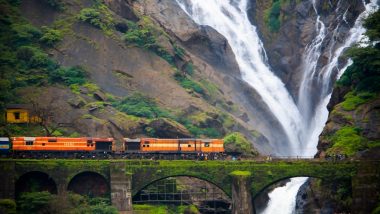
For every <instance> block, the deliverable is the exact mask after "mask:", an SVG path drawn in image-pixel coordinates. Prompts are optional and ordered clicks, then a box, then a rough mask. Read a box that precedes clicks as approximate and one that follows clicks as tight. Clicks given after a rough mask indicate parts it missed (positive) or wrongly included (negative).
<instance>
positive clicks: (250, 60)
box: [177, 0, 303, 155]
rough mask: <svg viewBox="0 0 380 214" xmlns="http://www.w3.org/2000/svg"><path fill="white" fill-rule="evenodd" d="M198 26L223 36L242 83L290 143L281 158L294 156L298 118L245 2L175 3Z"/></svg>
mask: <svg viewBox="0 0 380 214" xmlns="http://www.w3.org/2000/svg"><path fill="white" fill-rule="evenodd" d="M177 2H178V4H179V5H180V6H181V8H182V9H183V10H184V11H185V12H186V13H187V14H188V15H189V16H190V17H192V19H193V20H194V21H195V22H196V23H197V24H199V25H208V26H211V27H213V28H214V29H215V30H217V31H218V32H219V33H220V34H222V35H223V36H224V37H225V38H226V39H227V40H228V42H229V44H230V46H231V48H232V51H233V52H234V54H235V57H236V61H237V63H238V65H239V68H240V72H241V73H242V77H243V79H244V80H245V81H246V82H247V83H248V84H250V85H251V86H252V87H253V88H254V89H255V90H256V91H257V92H258V93H259V94H260V96H261V97H262V98H263V100H264V102H265V103H266V104H267V106H268V108H269V109H270V110H271V112H272V113H273V115H274V116H275V117H276V118H277V119H278V121H279V122H280V124H281V125H282V128H283V129H284V130H285V132H286V135H287V137H288V141H287V142H291V143H289V144H288V145H286V146H284V148H281V149H282V152H283V155H296V153H295V151H299V147H300V146H301V141H302V139H300V136H301V131H302V127H303V126H302V124H301V123H302V120H301V114H300V112H299V110H298V108H297V105H296V103H295V102H294V100H293V98H292V97H291V96H290V94H289V92H288V90H287V89H286V88H285V84H284V83H283V82H282V81H281V80H280V79H279V78H278V77H277V76H276V75H275V74H274V73H273V72H272V71H271V69H270V67H269V66H268V63H267V60H266V57H265V50H264V48H263V44H262V42H261V40H260V38H259V36H258V34H257V32H256V27H255V26H253V25H252V24H251V22H250V21H249V19H248V15H247V4H248V1H247V0H235V1H227V0H207V1H204V0H177Z"/></svg>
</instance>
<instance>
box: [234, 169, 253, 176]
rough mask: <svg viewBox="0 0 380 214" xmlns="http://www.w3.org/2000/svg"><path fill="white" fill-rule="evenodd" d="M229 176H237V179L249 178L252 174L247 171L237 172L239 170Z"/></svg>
mask: <svg viewBox="0 0 380 214" xmlns="http://www.w3.org/2000/svg"><path fill="white" fill-rule="evenodd" d="M230 175H232V176H239V177H249V176H251V175H252V174H251V172H249V171H239V170H237V171H233V172H231V173H230Z"/></svg>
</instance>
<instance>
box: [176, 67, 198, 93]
mask: <svg viewBox="0 0 380 214" xmlns="http://www.w3.org/2000/svg"><path fill="white" fill-rule="evenodd" d="M174 79H175V80H177V81H178V82H179V84H180V85H181V86H182V87H184V88H185V89H189V90H191V91H194V92H197V93H199V94H202V95H205V91H204V89H203V88H202V86H201V85H200V84H199V83H197V82H195V81H193V80H191V79H189V78H187V77H186V76H185V75H183V74H181V73H179V72H176V73H175V74H174Z"/></svg>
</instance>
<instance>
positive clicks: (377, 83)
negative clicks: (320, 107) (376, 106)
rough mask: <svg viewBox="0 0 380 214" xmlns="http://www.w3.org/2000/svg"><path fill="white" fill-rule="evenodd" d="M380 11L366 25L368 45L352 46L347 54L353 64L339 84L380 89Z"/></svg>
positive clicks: (365, 90)
mask: <svg viewBox="0 0 380 214" xmlns="http://www.w3.org/2000/svg"><path fill="white" fill-rule="evenodd" d="M379 14H380V11H377V12H376V13H374V14H372V15H370V16H369V18H368V19H366V20H365V22H364V26H365V27H366V28H367V32H366V35H367V36H368V37H369V39H370V41H369V44H368V46H367V47H354V48H351V49H350V50H349V51H348V53H347V55H348V56H349V57H350V58H351V59H352V60H353V64H352V65H351V66H349V67H348V68H347V70H346V71H345V72H344V74H343V76H342V77H341V79H340V80H339V81H338V84H339V85H343V86H349V87H351V88H352V89H353V90H356V91H359V92H362V91H364V92H379V91H380V43H379V41H378V40H379V35H380V27H379V26H380V19H379V17H380V15H379Z"/></svg>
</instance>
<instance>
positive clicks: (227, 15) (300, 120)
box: [176, 0, 378, 213]
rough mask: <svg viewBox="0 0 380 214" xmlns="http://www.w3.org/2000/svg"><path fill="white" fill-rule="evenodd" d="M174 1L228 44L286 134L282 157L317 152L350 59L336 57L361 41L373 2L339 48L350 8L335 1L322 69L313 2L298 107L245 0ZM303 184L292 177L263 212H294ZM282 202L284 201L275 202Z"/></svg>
mask: <svg viewBox="0 0 380 214" xmlns="http://www.w3.org/2000/svg"><path fill="white" fill-rule="evenodd" d="M176 1H177V3H178V4H179V5H180V7H181V8H182V9H183V10H184V11H185V12H186V13H187V14H188V15H189V16H190V17H191V18H192V19H193V20H194V21H195V22H196V23H197V24H199V25H208V26H211V27H212V28H214V29H215V30H217V31H218V32H219V33H220V34H222V35H223V36H224V37H225V38H226V39H227V40H228V42H229V44H230V46H231V48H232V51H233V52H234V54H235V57H236V61H237V63H238V65H239V69H240V72H241V74H242V78H243V79H244V81H246V82H247V83H248V84H249V85H251V86H252V87H253V88H254V89H255V90H256V91H257V92H258V93H259V95H260V96H261V97H262V99H263V100H264V102H265V103H266V105H267V106H268V108H269V109H270V111H271V112H272V113H273V115H274V116H275V117H276V118H277V120H278V121H279V123H280V124H281V125H282V128H283V129H284V130H285V133H286V135H287V137H288V139H287V143H288V144H287V145H285V144H284V145H283V147H282V148H281V150H283V153H282V154H283V155H314V154H315V153H316V151H317V149H316V146H317V143H318V136H319V135H320V133H321V132H322V130H323V127H324V124H325V122H326V120H327V117H328V111H327V108H326V106H327V104H328V102H329V100H330V97H331V91H332V83H333V82H334V81H335V80H336V79H337V78H339V77H340V75H341V74H342V73H343V71H344V70H345V69H346V68H347V67H348V66H349V64H350V63H351V61H350V60H348V61H347V63H346V64H345V65H343V66H342V65H339V64H338V59H339V57H340V56H341V55H342V53H343V52H344V50H345V49H346V48H347V47H349V46H351V45H352V44H354V43H356V42H358V41H360V40H361V39H362V38H363V36H362V34H363V33H364V32H365V29H364V28H363V27H362V20H363V19H364V18H366V17H367V16H368V15H369V14H370V13H371V12H374V11H376V10H377V8H378V5H377V0H371V1H370V3H368V4H366V3H365V2H364V0H363V4H364V5H365V11H364V12H363V13H362V14H360V15H359V17H358V19H357V20H356V22H355V25H354V26H353V27H352V28H351V30H350V31H349V33H348V36H346V38H345V41H344V42H343V43H342V44H341V43H339V42H337V41H336V37H337V36H336V35H337V34H338V33H339V32H338V30H339V27H340V26H339V25H340V24H344V23H345V24H348V23H347V20H346V14H347V11H348V8H341V0H340V1H339V2H338V3H337V5H338V6H337V9H336V13H338V12H339V13H340V15H339V16H337V19H338V20H337V23H338V24H337V25H336V26H335V28H334V32H333V36H332V39H333V41H332V42H330V43H328V45H329V46H328V47H325V48H328V49H326V50H328V53H329V58H328V62H327V64H326V65H324V66H322V67H321V65H319V64H318V62H319V59H320V58H321V55H322V51H323V50H322V49H323V47H322V46H323V42H324V40H325V38H326V36H327V30H326V26H325V24H324V23H323V21H322V18H321V15H320V14H319V11H318V9H317V8H318V7H317V4H316V0H311V3H312V6H313V10H314V12H315V14H316V21H315V31H316V36H315V38H314V39H313V40H312V41H311V43H310V44H309V45H307V47H306V48H305V51H304V55H303V61H302V69H303V72H304V73H303V78H302V80H301V84H300V88H299V93H298V94H299V95H298V99H297V103H296V102H295V101H294V100H293V99H292V97H291V96H290V94H289V92H288V91H287V89H286V87H285V85H284V83H283V82H282V81H281V80H280V79H279V78H278V77H277V76H276V75H274V73H273V72H272V71H271V68H270V67H269V65H268V63H267V59H266V54H265V50H264V48H263V44H262V42H261V41H260V38H259V36H258V34H257V32H256V28H255V26H253V25H252V24H251V23H250V21H249V19H248V15H247V4H248V0H233V1H232V0H207V1H204V0H176ZM331 6H332V5H331ZM341 9H343V12H341V11H340V10H341ZM312 90H316V91H317V93H318V94H317V96H312V94H313V91H312ZM313 99H314V100H313ZM305 181H306V178H295V179H291V182H289V183H287V184H286V186H285V187H280V188H276V189H275V190H274V191H273V192H271V193H270V202H269V206H268V207H267V208H266V209H265V210H264V213H293V212H294V209H295V195H296V193H297V192H298V189H299V187H300V186H301V185H302V184H303V183H304V182H305ZM285 193H286V196H284V194H285ZM284 201H286V203H279V202H284ZM276 207H277V208H276ZM276 209H277V210H280V212H277V211H276Z"/></svg>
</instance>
